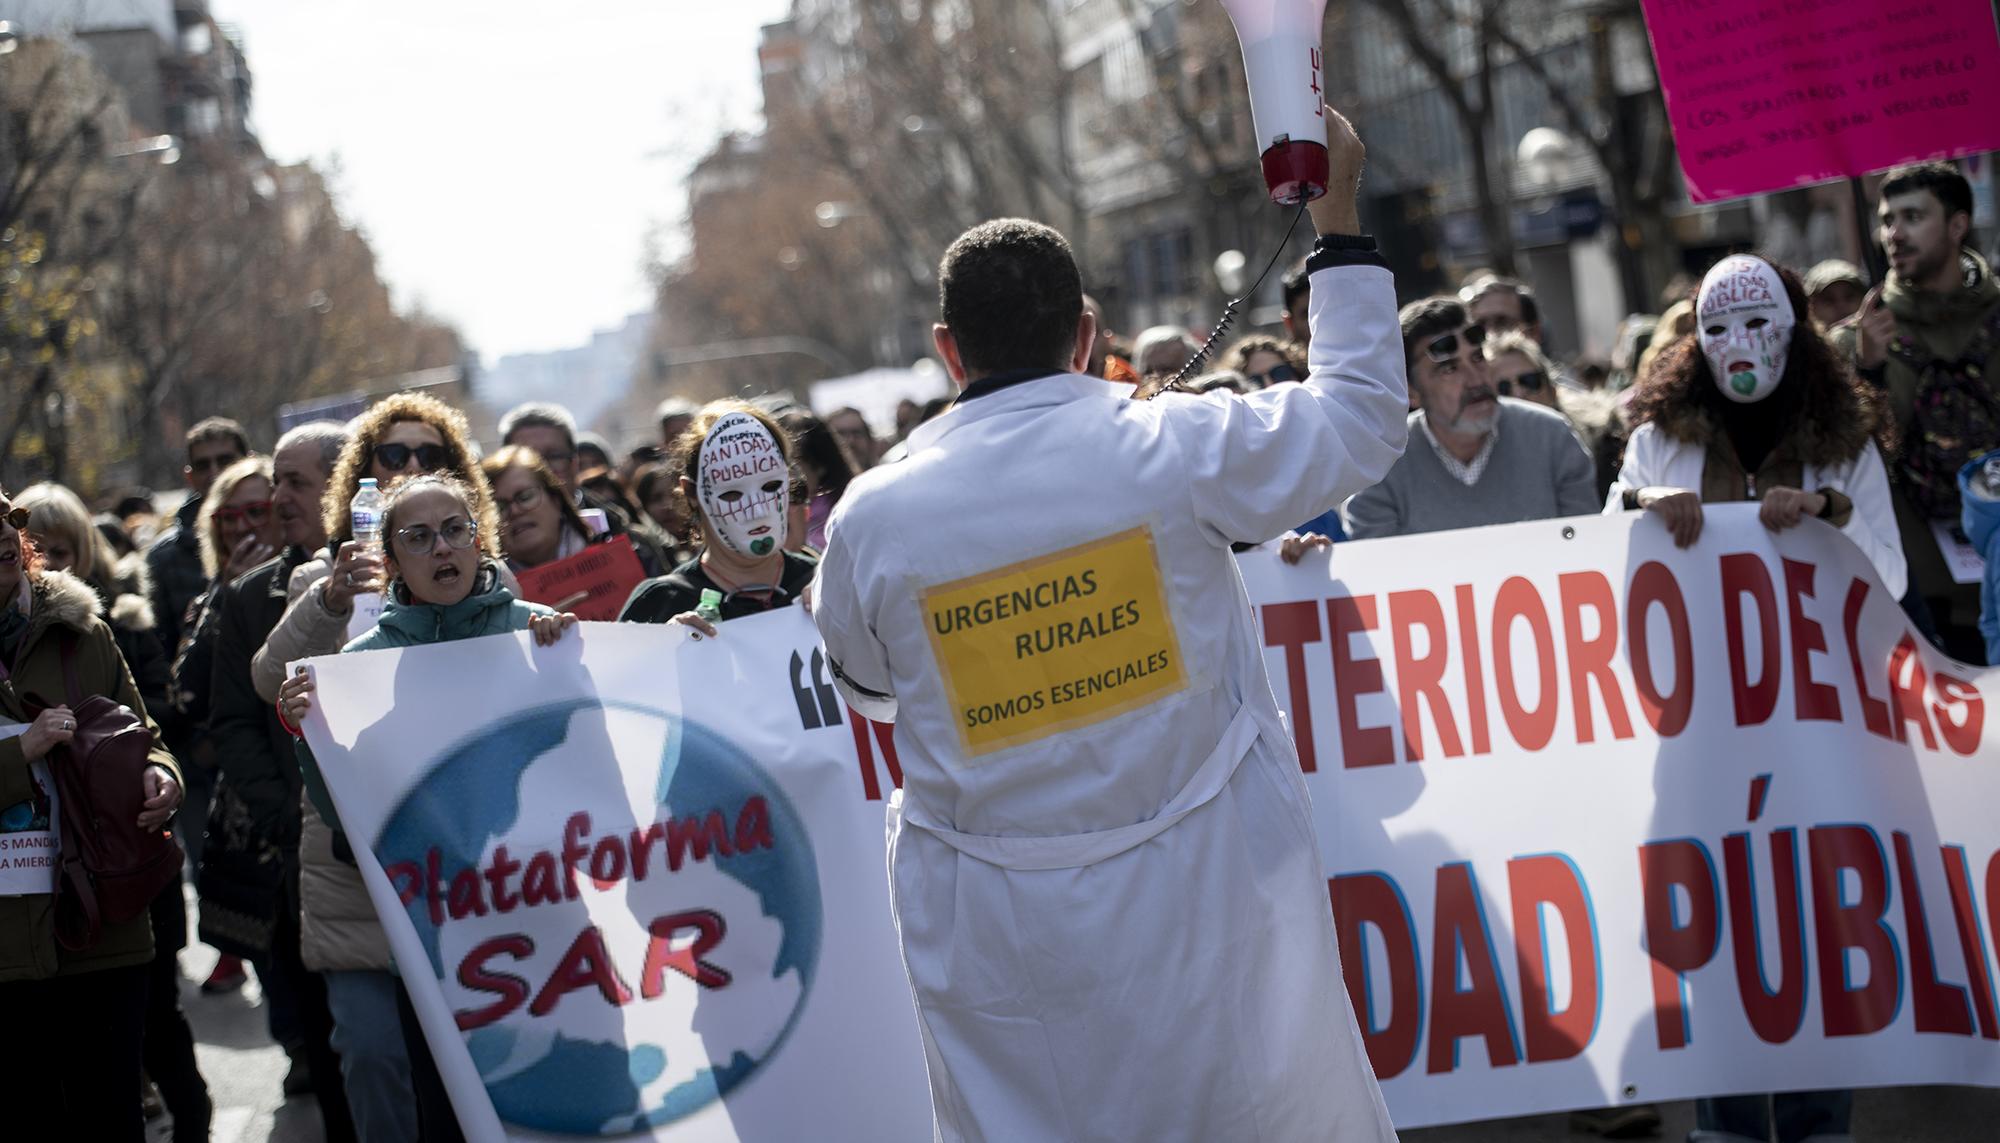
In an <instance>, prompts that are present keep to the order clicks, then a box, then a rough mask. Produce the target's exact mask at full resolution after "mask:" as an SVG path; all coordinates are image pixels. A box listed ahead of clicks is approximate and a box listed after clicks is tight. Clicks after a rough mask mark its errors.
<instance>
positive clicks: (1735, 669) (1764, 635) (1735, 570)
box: [1721, 552, 1782, 726]
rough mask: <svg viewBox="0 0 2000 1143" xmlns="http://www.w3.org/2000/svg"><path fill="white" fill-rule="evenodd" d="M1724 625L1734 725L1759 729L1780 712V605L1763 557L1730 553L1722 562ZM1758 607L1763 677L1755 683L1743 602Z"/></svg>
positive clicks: (1745, 553)
mask: <svg viewBox="0 0 2000 1143" xmlns="http://www.w3.org/2000/svg"><path fill="white" fill-rule="evenodd" d="M1721 566H1722V622H1723V627H1724V629H1725V630H1726V631H1727V632H1728V634H1729V690H1730V694H1731V695H1732V696H1733V697H1734V699H1735V702H1736V725H1738V726H1758V725H1761V724H1763V723H1764V722H1766V721H1768V720H1769V719H1770V717H1771V714H1772V712H1774V711H1776V710H1777V709H1778V684H1779V682H1780V681H1781V674H1782V668H1780V667H1779V665H1778V600H1777V593H1776V592H1775V591H1774V590H1773V588H1772V586H1771V572H1770V569H1768V568H1766V567H1765V566H1764V560H1763V558H1762V557H1761V556H1757V555H1754V554H1752V553H1750V552H1731V553H1730V554H1728V555H1725V556H1723V557H1722V560H1721ZM1745 599H1749V600H1751V601H1753V602H1754V603H1755V604H1756V607H1757V631H1758V634H1759V635H1760V636H1761V640H1760V643H1759V646H1760V647H1761V649H1762V654H1761V655H1759V656H1758V660H1757V661H1758V662H1759V663H1760V664H1761V665H1762V670H1763V677H1762V678H1759V679H1758V680H1757V681H1756V682H1754V683H1752V682H1750V681H1749V680H1748V679H1747V678H1745V675H1746V674H1747V672H1748V671H1749V670H1750V665H1749V664H1750V660H1749V658H1748V655H1747V653H1746V652H1747V651H1748V648H1747V647H1746V646H1745V645H1744V642H1743V610H1742V607H1743V601H1744V600H1745Z"/></svg>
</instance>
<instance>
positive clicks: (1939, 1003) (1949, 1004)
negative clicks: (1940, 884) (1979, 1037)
mask: <svg viewBox="0 0 2000 1143" xmlns="http://www.w3.org/2000/svg"><path fill="white" fill-rule="evenodd" d="M1890 841H1891V843H1892V844H1894V845H1895V847H1896V881H1897V885H1898V887H1899V888H1900V889H1901V890H1902V895H1903V930H1904V932H1906V933H1907V934H1908V935H1909V938H1910V1006H1911V1008H1913V1009H1914V1010H1915V1011H1916V1016H1917V1031H1919V1032H1944V1033H1948V1034H1950V1035H1953V1036H1970V1035H1972V1009H1971V1008H1970V1007H1969V1006H1968V1005H1967V1003H1966V999H1965V989H1963V988H1960V987H1959V986H1957V985H1955V984H1948V983H1946V982H1944V981H1941V980H1939V979H1938V974H1937V953H1936V949H1935V948H1933V947H1932V945H1931V923H1930V919H1929V917H1927V916H1926V915H1925V913H1924V893H1923V886H1922V885H1920V884H1918V882H1917V858H1916V851H1915V849H1914V848H1913V847H1912V846H1911V845H1910V835H1909V834H1907V833H1904V832H1903V831H1902V830H1896V831H1895V832H1894V833H1892V834H1891V835H1890Z"/></svg>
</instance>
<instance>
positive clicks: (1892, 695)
mask: <svg viewBox="0 0 2000 1143" xmlns="http://www.w3.org/2000/svg"><path fill="white" fill-rule="evenodd" d="M1929 677H1930V674H1929V672H1927V671H1925V670H1924V657H1923V656H1922V655H1920V654H1918V653H1917V641H1916V637H1915V636H1912V635H1904V636H1903V638H1902V640H1901V641H1900V642H1898V643H1897V644H1896V649H1895V650H1894V651H1891V652H1890V653H1889V709H1890V711H1891V712H1892V713H1891V716H1890V719H1891V722H1892V723H1893V725H1894V726H1895V728H1896V741H1898V742H1908V741H1909V740H1910V732H1909V730H1908V729H1907V727H1908V724H1910V723H1912V722H1914V723H1916V724H1917V729H1918V730H1919V731H1921V732H1922V733H1923V736H1924V748H1925V749H1927V750H1936V749H1937V735H1935V734H1933V733H1931V720H1930V714H1929V712H1928V711H1926V710H1925V709H1924V688H1925V685H1926V683H1927V681H1928V679H1929ZM1905 679H1908V680H1909V681H1908V682H1907V683H1905V682H1904V680H1905Z"/></svg>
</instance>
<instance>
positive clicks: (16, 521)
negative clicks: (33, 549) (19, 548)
mask: <svg viewBox="0 0 2000 1143" xmlns="http://www.w3.org/2000/svg"><path fill="white" fill-rule="evenodd" d="M6 503H7V502H6V501H5V500H0V504H6ZM0 520H5V521H6V522H7V523H9V524H12V525H13V526H14V530H15V531H16V532H25V531H27V530H28V510H27V509H26V508H16V507H14V506H13V505H11V504H8V505H7V508H6V510H5V511H0Z"/></svg>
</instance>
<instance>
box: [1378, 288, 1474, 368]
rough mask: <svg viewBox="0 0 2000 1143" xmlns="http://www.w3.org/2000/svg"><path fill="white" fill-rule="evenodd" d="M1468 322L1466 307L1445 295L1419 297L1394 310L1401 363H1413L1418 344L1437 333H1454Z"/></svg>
mask: <svg viewBox="0 0 2000 1143" xmlns="http://www.w3.org/2000/svg"><path fill="white" fill-rule="evenodd" d="M1470 321H1471V319H1470V318H1469V317H1467V316H1466V313H1465V306H1464V305H1463V304H1461V303H1460V302H1459V300H1458V299H1457V298H1454V297H1452V296H1450V295H1448V294H1439V295H1437V296H1436V297H1430V298H1420V299H1418V300H1416V301H1414V302H1411V303H1410V304H1409V305H1407V306H1404V307H1403V308H1402V309H1400V310H1397V311H1396V322H1397V324H1399V325H1401V326H1402V327H1403V363H1404V364H1405V365H1414V364H1415V363H1416V360H1415V359H1416V352H1415V350H1416V347H1417V346H1419V345H1422V344H1423V343H1424V342H1427V341H1429V340H1430V339H1431V338H1434V337H1436V336H1438V335H1439V334H1443V333H1456V332H1458V331H1459V330H1461V329H1464V328H1465V327H1466V325H1467V324H1469V323H1470Z"/></svg>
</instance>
